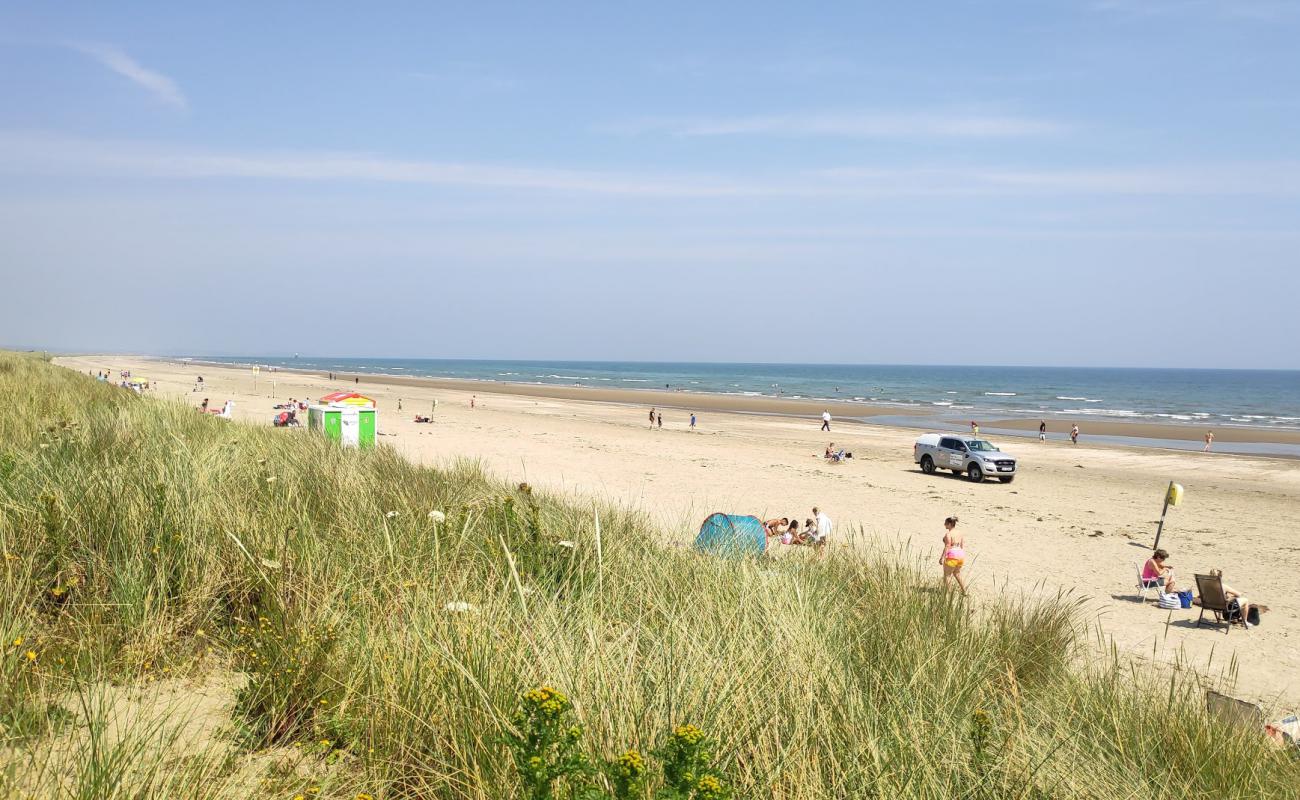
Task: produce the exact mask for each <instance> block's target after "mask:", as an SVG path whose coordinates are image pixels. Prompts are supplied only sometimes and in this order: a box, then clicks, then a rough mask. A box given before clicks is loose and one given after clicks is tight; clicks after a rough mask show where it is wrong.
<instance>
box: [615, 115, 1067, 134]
mask: <svg viewBox="0 0 1300 800" xmlns="http://www.w3.org/2000/svg"><path fill="white" fill-rule="evenodd" d="M610 129H611V130H616V131H621V132H624V133H647V132H664V133H669V134H672V135H674V136H793V137H797V136H821V137H841V138H854V139H906V138H936V139H947V138H953V139H997V138H1016V137H1027V136H1043V135H1047V134H1054V133H1060V132H1062V131H1064V130H1066V129H1067V126H1065V125H1063V124H1061V123H1058V122H1054V121H1051V120H1044V119H1037V118H1033V117H1022V116H1015V115H1003V114H967V113H937V112H883V113H881V112H810V113H791V114H766V115H752V116H743V115H742V116H734V117H702V118H700V117H697V118H671V117H670V118H653V119H644V120H633V121H630V122H626V123H621V124H616V125H613V126H610Z"/></svg>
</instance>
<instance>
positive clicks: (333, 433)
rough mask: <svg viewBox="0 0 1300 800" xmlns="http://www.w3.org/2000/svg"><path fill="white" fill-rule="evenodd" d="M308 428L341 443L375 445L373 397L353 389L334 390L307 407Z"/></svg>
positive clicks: (359, 445) (346, 444) (351, 445)
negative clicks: (347, 390)
mask: <svg viewBox="0 0 1300 800" xmlns="http://www.w3.org/2000/svg"><path fill="white" fill-rule="evenodd" d="M307 428H308V429H309V430H313V431H319V432H321V433H322V434H324V436H325V438H326V439H330V440H332V441H335V442H339V443H340V444H342V445H343V446H344V447H374V446H375V401H374V400H372V399H370V398H369V397H366V396H364V395H360V394H357V393H356V392H333V393H331V394H327V395H325V396H324V397H322V398H321V399H320V400H319V401H318V402H317V403H315V404H314V405H312V406H311V407H309V408H308V409H307Z"/></svg>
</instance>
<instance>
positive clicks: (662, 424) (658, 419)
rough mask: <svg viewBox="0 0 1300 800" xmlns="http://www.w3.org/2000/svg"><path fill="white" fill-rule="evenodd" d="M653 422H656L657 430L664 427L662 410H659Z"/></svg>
mask: <svg viewBox="0 0 1300 800" xmlns="http://www.w3.org/2000/svg"><path fill="white" fill-rule="evenodd" d="M655 422H656V423H658V425H659V430H663V429H664V412H662V411H660V412H659V415H658V416H657V417H655Z"/></svg>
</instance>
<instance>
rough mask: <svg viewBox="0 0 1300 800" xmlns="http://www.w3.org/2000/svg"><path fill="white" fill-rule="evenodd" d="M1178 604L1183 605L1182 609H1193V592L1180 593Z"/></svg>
mask: <svg viewBox="0 0 1300 800" xmlns="http://www.w3.org/2000/svg"><path fill="white" fill-rule="evenodd" d="M1178 602H1179V603H1181V604H1182V607H1183V608H1191V607H1192V590H1191V589H1184V590H1183V591H1181V592H1179V593H1178Z"/></svg>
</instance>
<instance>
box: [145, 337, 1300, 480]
mask: <svg viewBox="0 0 1300 800" xmlns="http://www.w3.org/2000/svg"><path fill="white" fill-rule="evenodd" d="M137 357H138V358H144V359H147V360H150V361H159V362H165V363H169V364H174V365H177V366H182V367H193V366H204V367H212V368H215V369H223V370H234V371H240V370H242V369H244V367H241V366H237V365H234V364H231V363H228V362H221V361H203V360H201V359H193V360H191V361H188V362H186V361H181V360H179V359H172V358H164V357H161V356H137ZM268 369H270V370H272V371H270V372H268V373H263V374H264V375H267V374H269V375H274V374H276V373H278V372H283V373H289V374H293V375H310V376H314V377H318V378H328V376H329V374H330V373H329V372H328V371H327V370H318V369H300V368H294V367H274V368H268ZM333 375H334V377H335V380H336V381H337V382H338V383H339V384H340V385H341V386H345V385H347V383H348V381H352V380H353V379H355V378H360V379H361V381H360V383H355V382H354V383H353V385H354V386H363V385H365V384H371V385H379V386H389V387H392V386H410V387H412V388H426V389H428V388H432V389H448V390H453V391H467V392H471V393H473V392H480V393H483V394H495V395H509V396H515V397H534V398H547V399H556V400H576V401H583V402H593V403H617V404H620V405H628V406H647V407H648V406H654V407H657V408H667V409H675V410H679V411H699V412H702V411H712V412H718V413H731V414H757V415H761V416H775V417H799V418H808V419H815V418H817V417H819V416H820V415H821V412H822V411H823V410H829V411H830V412H831V415H832V416H833V417H834V418H835V420H836V421H837V422H841V423H843V422H852V423H854V424H877V425H889V426H891V427H899V428H914V429H917V430H923V429H938V430H962V429H963V428H961V427H960V425H959V424H958V423H955V422H954V421H953V420H949V419H946V418H945V417H944V416H943V415H942V414H941V413H935V412H933V411H929V410H927V409H919V408H915V407H912V406H902V405H879V404H872V403H867V402H859V401H849V400H813V399H807V398H799V399H794V398H777V397H770V396H752V395H739V394H718V393H713V392H696V391H690V390H678V391H672V390H664V389H631V388H608V389H606V388H602V387H594V386H564V385H557V384H541V383H522V382H511V381H495V380H487V379H482V380H479V379H471V378H433V377H423V376H414V375H412V376H406V375H391V374H385V373H369V372H366V373H358V372H335V373H333ZM266 379H267V378H265V377H264V378H263V380H266ZM271 380H274V378H271ZM874 417H887V418H890V419H888V420H885V419H881V420H873V419H872V418H874ZM1072 421H1074V420H1072ZM1077 421H1078V422H1079V427H1080V430H1081V438H1080V441H1086V440H1087V439H1088V437H1089V436H1096V437H1104V440H1103V441H1102V442H1095V443H1107V444H1120V445H1124V446H1131V447H1139V448H1143V449H1151V447H1152V445H1151V444H1148V443H1149V442H1169V443H1174V442H1178V443H1183V444H1184V445H1192V444H1194V445H1196V447H1197V449H1199V448H1200V447H1201V446H1203V443H1202V437H1203V435H1204V432H1205V431H1206V430H1213V431H1214V440H1215V444H1216V445H1217V444H1223V445H1233V444H1240V445H1278V446H1281V448H1283V449H1284V450H1290V449H1292V448H1294V452H1261V451H1243V452H1236V453H1233V454H1234V455H1256V456H1265V457H1284V458H1296V457H1300V430H1275V429H1268V428H1251V427H1231V426H1209V425H1204V426H1202V425H1191V424H1178V423H1161V422H1120V421H1113V420H1096V419H1089V418H1086V417H1081V418H1079V419H1078V420H1077ZM1038 422H1039V421H1038V420H1037V419H1031V418H1028V417H1000V416H997V415H990V416H985V417H984V418H983V419H981V420H980V425H981V427H982V428H984V429H985V430H987V431H990V432H996V433H1001V434H1003V435H1023V436H1032V435H1033V434H1036V433H1037V432H1038ZM1070 424H1071V422H1067V421H1063V420H1061V419H1060V418H1059V415H1052V419H1049V420H1048V431H1049V434H1051V435H1053V436H1052V438H1057V439H1059V438H1060V437H1061V436H1063V435H1065V434H1066V433H1067V432H1068V431H1069V429H1070ZM1120 439H1122V440H1132V441H1115V440H1120ZM1157 446H1158V445H1157ZM1178 449H1180V450H1186V449H1189V448H1188V447H1186V446H1184V447H1181V448H1178ZM1212 452H1213V451H1212ZM1221 452H1223V453H1230V452H1231V451H1228V450H1223V451H1221Z"/></svg>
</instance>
